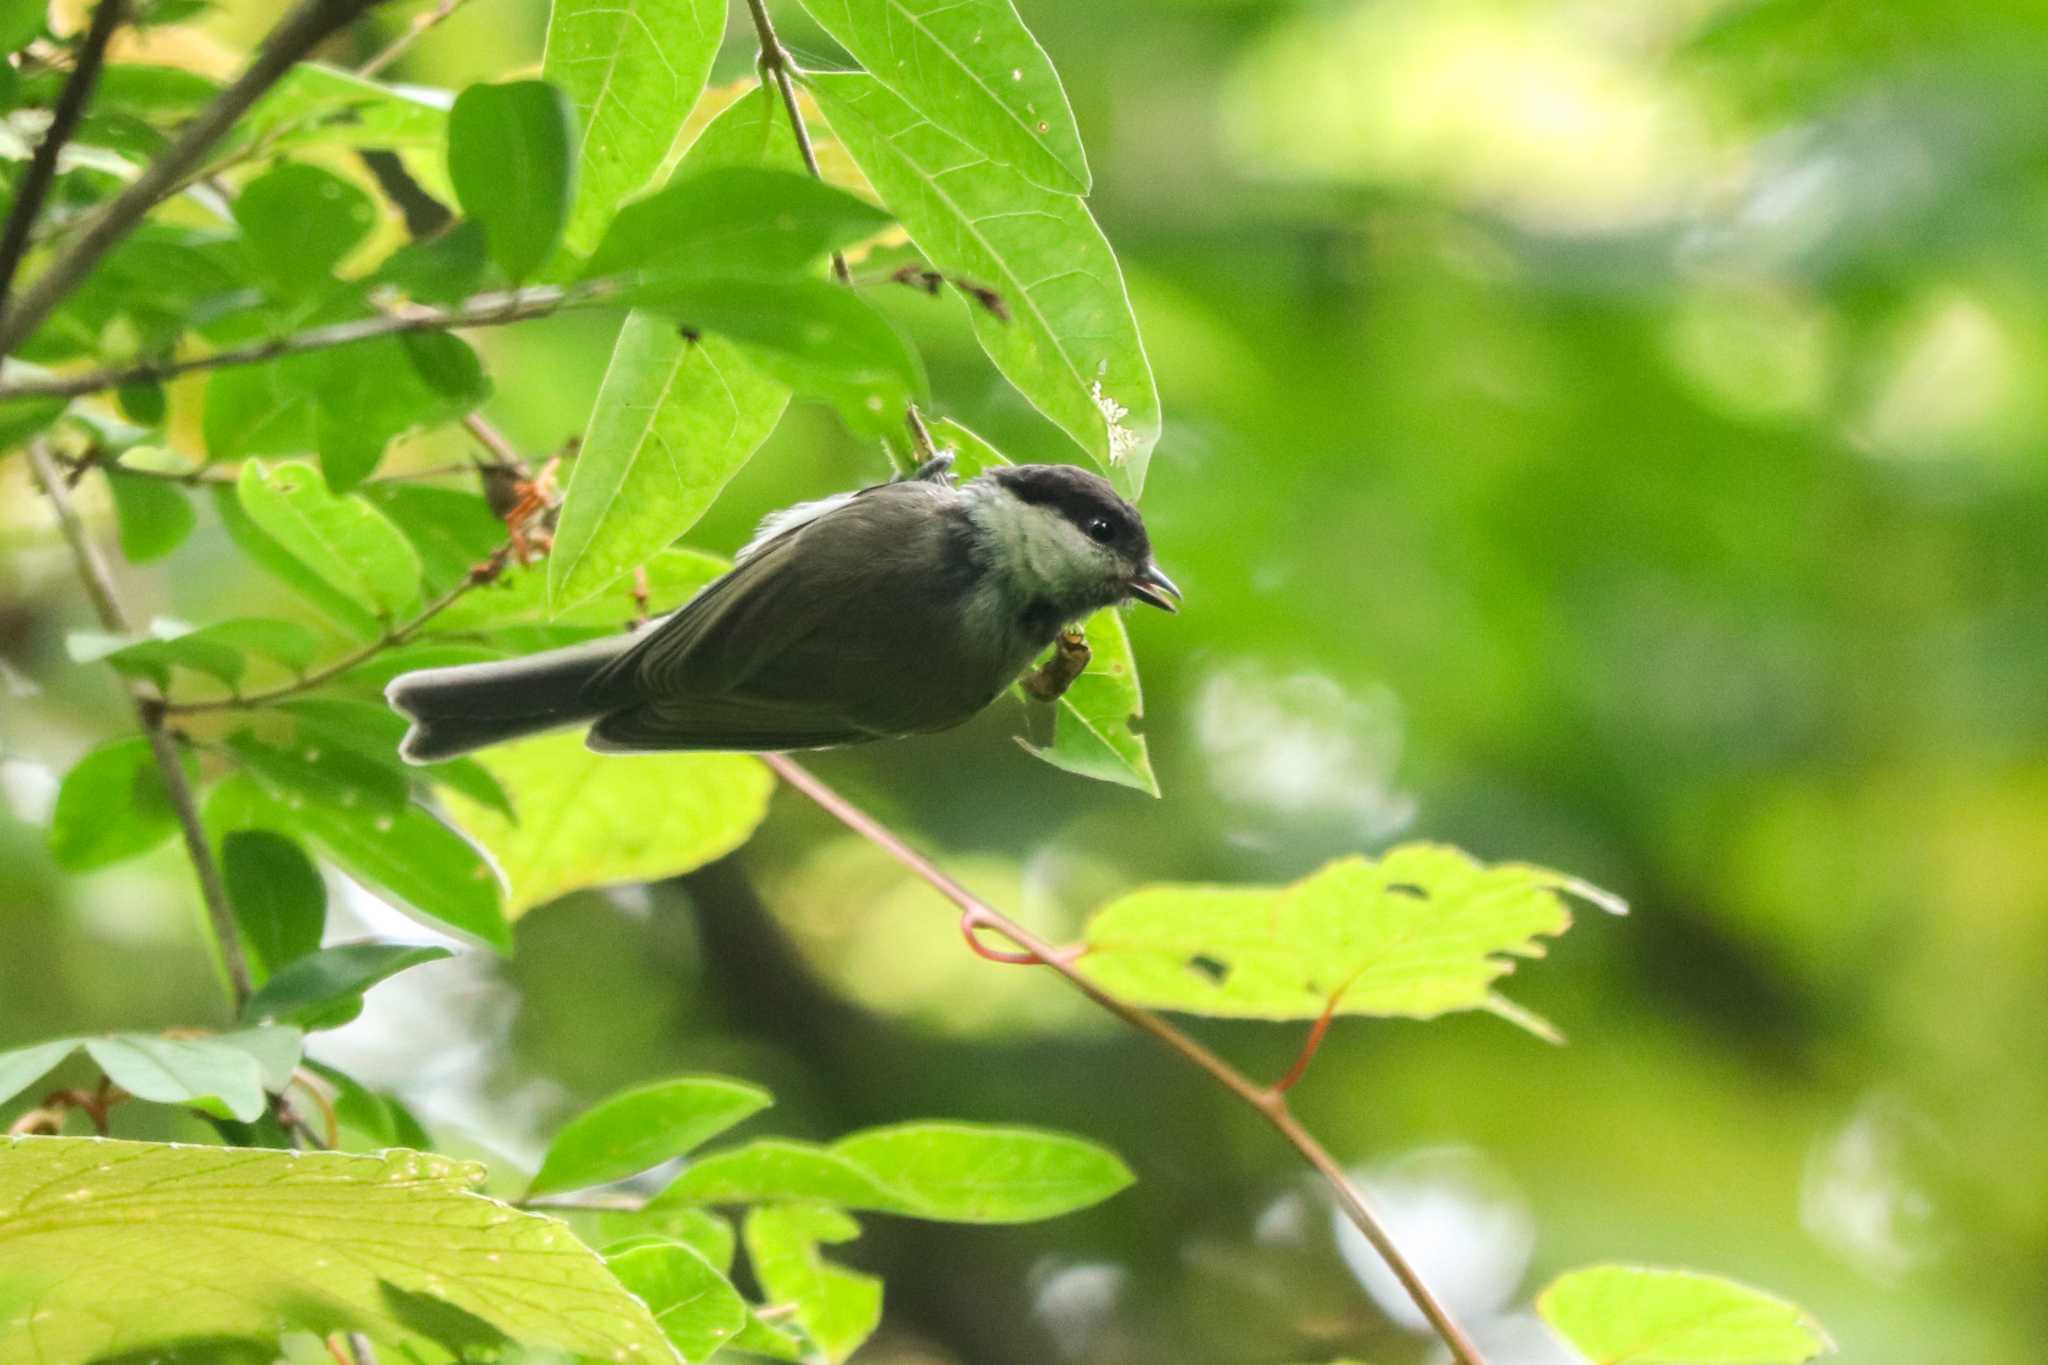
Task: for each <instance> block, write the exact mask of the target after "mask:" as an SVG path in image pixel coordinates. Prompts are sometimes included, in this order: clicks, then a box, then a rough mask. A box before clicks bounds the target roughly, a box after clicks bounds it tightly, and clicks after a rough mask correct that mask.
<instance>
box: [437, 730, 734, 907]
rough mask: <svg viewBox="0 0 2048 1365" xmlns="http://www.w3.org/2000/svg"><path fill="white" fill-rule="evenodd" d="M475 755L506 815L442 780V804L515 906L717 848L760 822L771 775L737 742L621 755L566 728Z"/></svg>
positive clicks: (689, 861) (697, 863)
mask: <svg viewBox="0 0 2048 1365" xmlns="http://www.w3.org/2000/svg"><path fill="white" fill-rule="evenodd" d="M478 761H479V762H480V763H482V764H483V765H484V767H485V768H487V769H489V770H490V772H491V775H492V776H494V777H496V778H497V779H498V782H499V784H500V785H501V786H503V787H504V789H505V791H506V793H507V794H508V795H509V796H510V797H511V798H512V805H513V808H514V809H515V810H516V811H518V812H519V820H518V822H517V823H514V822H513V821H511V820H509V819H507V818H506V817H505V816H503V815H501V814H499V813H498V812H497V811H494V810H489V809H486V808H485V807H483V806H480V805H477V804H476V803H474V802H471V801H468V800H466V799H464V798H463V797H462V796H460V795H459V794H457V793H454V792H450V793H449V794H448V798H447V804H448V811H449V814H450V816H451V817H452V818H453V819H454V821H455V823H456V825H457V826H458V827H459V828H461V829H462V830H463V831H464V832H465V833H467V834H468V835H469V836H470V837H471V838H472V839H474V840H476V842H477V843H478V844H479V845H481V846H482V847H483V848H484V849H486V850H487V851H489V853H490V854H491V856H492V858H493V859H494V860H495V861H496V862H497V864H498V866H499V867H500V868H501V869H502V870H503V871H504V874H505V880H506V883H507V885H508V886H509V887H510V894H509V895H508V897H507V899H506V912H507V913H508V914H511V915H515V916H516V915H518V914H520V913H521V912H523V911H526V910H529V909H531V908H532V907H534V906H536V905H541V904H544V903H546V902H548V901H551V900H554V899H555V898H556V897H558V896H561V895H565V894H567V893H568V892H570V891H576V890H580V889H582V888H584V887H588V886H614V885H618V884H620V883H627V882H646V881H655V880H658V879H660V878H663V877H673V876H678V875H680V874H681V873H684V872H688V871H689V870H691V869H692V868H696V867H701V866H703V865H704V864H705V863H708V862H710V861H711V860H712V859H714V858H719V857H723V856H724V855H725V854H727V853H730V852H731V851H732V850H733V849H735V848H737V847H739V846H740V845H741V844H742V843H744V842H746V839H747V837H748V836H749V835H751V834H752V833H753V832H754V828H755V826H757V825H759V824H760V823H761V820H762V817H763V816H765V815H766V814H767V812H768V794H769V792H770V791H771V790H772V789H773V787H774V785H775V783H774V778H773V777H771V776H770V774H769V772H768V769H767V768H766V767H765V766H763V765H762V764H761V763H760V762H758V761H757V760H755V759H752V758H746V757H743V756H741V755H738V754H646V755H635V756H634V758H633V760H632V761H631V762H621V761H619V760H618V759H617V758H613V757H608V756H606V755H604V754H597V753H592V752H591V751H590V750H589V749H588V748H586V747H584V743H583V736H581V735H579V734H573V733H563V734H554V735H543V736H541V737H540V738H538V739H527V740H520V741H519V742H517V743H514V744H502V745H498V746H496V747H494V748H491V749H487V750H485V751H484V752H483V753H482V754H480V755H478Z"/></svg>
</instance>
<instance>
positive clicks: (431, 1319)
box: [0, 1137, 671, 1361]
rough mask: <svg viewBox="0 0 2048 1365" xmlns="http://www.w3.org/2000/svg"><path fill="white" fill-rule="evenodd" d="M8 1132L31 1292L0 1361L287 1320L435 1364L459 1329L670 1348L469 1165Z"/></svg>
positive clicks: (0, 1320)
mask: <svg viewBox="0 0 2048 1365" xmlns="http://www.w3.org/2000/svg"><path fill="white" fill-rule="evenodd" d="M0 1143H4V1145H0V1228H4V1229H5V1231H4V1232H0V1284H5V1285H7V1286H8V1288H9V1289H10V1291H12V1293H14V1294H16V1295H19V1296H22V1297H23V1298H24V1299H25V1300H26V1301H29V1302H33V1303H34V1304H35V1305H36V1313H35V1315H34V1321H33V1323H32V1324H31V1323H29V1322H26V1321H23V1320H20V1319H18V1318H16V1317H12V1316H8V1317H0V1359H9V1360H12V1359H15V1358H17V1357H18V1358H22V1359H28V1360H48V1361H59V1360H65V1361H70V1360H94V1359H98V1358H100V1357H102V1356H109V1355H120V1354H126V1353H131V1352H132V1353H136V1354H142V1355H146V1354H147V1353H149V1352H150V1351H152V1350H154V1349H159V1348H163V1347H166V1346H168V1345H170V1344H172V1343H177V1342H189V1341H194V1340H202V1341H203V1340H213V1341H222V1342H239V1341H243V1340H255V1341H259V1342H263V1343H270V1342H273V1341H274V1340H275V1339H276V1336H277V1333H278V1332H279V1330H280V1329H286V1330H299V1331H309V1332H313V1333H315V1334H318V1335H325V1334H327V1333H330V1332H338V1331H359V1332H362V1333H364V1334H366V1335H367V1336H368V1337H369V1338H370V1340H371V1341H372V1342H373V1343H374V1344H376V1345H377V1346H378V1347H380V1348H382V1349H384V1350H388V1351H390V1352H392V1353H393V1355H394V1356H396V1358H399V1359H408V1358H430V1357H431V1358H439V1357H441V1356H443V1355H444V1354H445V1349H446V1347H447V1342H448V1334H447V1331H446V1329H445V1328H442V1327H437V1326H436V1324H449V1323H455V1322H460V1323H461V1324H463V1325H464V1327H465V1328H467V1329H468V1330H470V1331H475V1330H477V1325H478V1324H481V1325H482V1326H483V1327H484V1328H488V1329H489V1330H491V1331H492V1332H493V1333H495V1334H496V1335H497V1336H498V1338H499V1339H501V1340H510V1341H515V1342H519V1343H521V1344H525V1345H529V1346H533V1347H539V1348H551V1349H553V1350H557V1351H564V1352H568V1353H570V1354H572V1355H579V1356H590V1357H595V1358H597V1359H600V1360H633V1361H661V1360H666V1359H670V1358H671V1354H670V1349H669V1346H668V1343H667V1341H666V1339H665V1337H664V1336H663V1334H662V1332H661V1329H660V1328H659V1327H658V1326H657V1325H656V1324H655V1322H654V1320H653V1318H652V1317H651V1316H650V1315H649V1313H648V1311H647V1308H646V1307H645V1305H643V1304H642V1303H641V1302H640V1301H639V1300H638V1299H636V1298H634V1297H633V1296H632V1295H631V1294H629V1293H628V1292H627V1291H626V1290H625V1289H624V1288H623V1287H621V1286H620V1284H619V1283H618V1281H617V1280H616V1279H614V1278H613V1277H612V1276H611V1275H610V1274H609V1273H607V1271H606V1270H605V1268H604V1265H603V1263H602V1262H601V1261H600V1260H599V1259H598V1258H597V1256H596V1255H595V1254H594V1253H592V1252H590V1251H588V1250H586V1249H585V1248H584V1247H583V1246H582V1245H581V1244H580V1243H578V1242H577V1240H576V1239H575V1237H574V1236H573V1235H572V1234H571V1233H570V1231H569V1229H568V1228H567V1227H565V1226H564V1225H562V1224H561V1223H559V1222H556V1221H555V1220H553V1219H550V1218H545V1217H542V1216H540V1215H537V1214H531V1213H522V1212H520V1211H518V1210H516V1209H512V1208H508V1207H507V1206H505V1205H503V1204H500V1203H497V1202H495V1201H493V1200H490V1199H485V1198H482V1197H481V1196H479V1195H478V1194H477V1193H475V1189H476V1186H477V1185H478V1184H479V1183H480V1182H481V1180H482V1178H483V1172H482V1169H481V1168H479V1167H477V1166H474V1165H471V1164H467V1163H459V1162H453V1161H450V1160H448V1159H446V1158H444V1157H439V1156H432V1155H427V1154H422V1153H418V1152H408V1151H391V1152H385V1153H381V1154H378V1155H374V1156H354V1155H346V1154H343V1153H338V1152H264V1151H249V1150H234V1149H227V1148H214V1147H182V1146H172V1145H167V1144H158V1143H142V1142H105V1141H96V1140H90V1139H84V1138H37V1137H30V1138H8V1139H4V1140H0ZM308 1229H317V1230H318V1235H317V1236H309V1235H308ZM109 1267H118V1268H119V1273H113V1274H110V1273H108V1269H109ZM266 1358H267V1357H266Z"/></svg>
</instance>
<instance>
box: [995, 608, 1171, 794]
mask: <svg viewBox="0 0 2048 1365" xmlns="http://www.w3.org/2000/svg"><path fill="white" fill-rule="evenodd" d="M1084 630H1085V631H1086V633H1087V636H1088V648H1089V651H1090V655H1091V657H1090V658H1089V660H1088V671H1087V672H1085V673H1083V674H1082V675H1081V676H1080V677H1078V678H1076V679H1074V682H1073V685H1072V686H1070V687H1069V688H1067V690H1066V691H1065V692H1064V693H1063V694H1061V696H1060V699H1059V700H1058V701H1057V702H1055V703H1053V708H1054V718H1053V738H1052V743H1050V744H1034V743H1032V742H1031V741H1030V740H1028V739H1022V738H1020V739H1019V740H1018V741H1017V742H1018V743H1020V744H1022V745H1023V746H1024V748H1025V749H1026V751H1028V752H1029V753H1030V754H1032V755H1033V756H1034V757H1036V758H1042V759H1044V760H1045V761H1046V762H1047V763H1050V764H1052V765H1053V767H1055V768H1060V769H1063V770H1065V771H1066V772H1070V773H1075V774H1078V775H1079V776H1082V777H1092V778H1094V779H1095V780H1096V781H1098V782H1114V783H1116V784H1117V785H1118V786H1123V787H1132V788H1135V789H1136V790H1138V791H1141V792H1144V793H1146V794H1147V795H1150V796H1157V795H1159V779H1158V778H1157V777H1155V776H1153V773H1152V756H1151V753H1150V751H1149V750H1148V749H1147V748H1146V745H1145V737H1144V736H1143V735H1142V734H1139V733H1138V732H1137V731H1136V729H1134V728H1133V725H1134V723H1135V722H1137V721H1141V720H1143V719H1144V716H1145V697H1144V693H1143V692H1142V691H1140V689H1139V686H1138V664H1137V660H1136V659H1135V658H1134V657H1133V656H1132V653H1131V637H1130V635H1129V634H1128V633H1127V632H1126V631H1125V629H1124V618H1123V616H1122V614H1121V613H1119V612H1118V611H1117V610H1116V608H1114V607H1107V608H1104V609H1103V610H1101V611H1098V612H1096V613H1095V614H1094V615H1093V616H1091V617H1089V618H1088V621H1087V623H1086V625H1085V627H1084ZM1027 704H1028V705H1032V706H1041V705H1043V703H1039V702H1027Z"/></svg>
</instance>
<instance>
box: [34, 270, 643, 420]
mask: <svg viewBox="0 0 2048 1365" xmlns="http://www.w3.org/2000/svg"><path fill="white" fill-rule="evenodd" d="M610 287H611V285H610V283H609V282H608V281H602V280H600V281H596V282H594V283H591V284H585V285H576V286H573V287H570V288H562V287H558V286H555V285H538V286H534V287H532V288H527V289H508V290H503V291H500V292H495V293H489V294H477V295H475V296H473V297H471V298H467V299H464V300H463V301H462V302H461V303H459V304H457V305H455V306H454V307H453V308H409V309H407V310H406V311H405V312H402V313H378V314H375V315H373V316H371V317H366V318H354V319H352V320H350V321H348V322H337V323H332V324H330V325H328V326H326V327H313V328H309V329H308V330H306V331H303V332H292V333H290V334H288V335H286V336H281V337H270V338H268V339H266V340H263V341H257V342H251V343H250V344H249V345H247V346H235V347H231V348H230V349H228V350H225V351H215V352H213V353H212V354H210V355H200V356H189V357H187V358H186V359H184V360H158V361H148V362H145V363H143V364H141V365H130V366H127V367H126V368H122V369H104V370H88V371H86V372H85V373H83V374H66V375H55V376H52V377H51V378H48V379H24V380H17V381H15V382H14V383H12V384H0V402H5V401H6V400H8V399H10V398H76V397H78V396H79V395H80V394H86V393H101V392H104V391H105V390H107V389H118V388H122V387H124V386H126V385H129V384H151V383H157V382H159V381H161V380H165V379H172V378H175V377H176V376H178V375H181V374H190V373H192V372H193V371H195V370H218V369H224V368H226V367H228V366H231V365H260V364H262V363H263V362H264V361H266V360H277V359H280V358H282V357H284V356H291V355H303V354H305V353H306V352H308V351H323V350H327V349H330V348H332V347H335V346H347V345H350V344H351V343H353V342H358V341H369V340H371V339H373V338H376V337H384V336H397V335H398V334H400V333H402V332H447V331H454V330H456V329H458V328H463V327H498V326H502V325H504V324H505V323H510V322H523V321H525V320H526V319H528V318H540V317H546V316H548V315H549V314H550V313H554V312H557V311H559V310H561V309H563V308H567V307H572V306H574V305H575V304H578V303H582V302H587V301H589V300H591V299H597V298H602V297H603V296H604V294H605V293H606V292H607V290H609V289H610Z"/></svg>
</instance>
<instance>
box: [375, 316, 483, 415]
mask: <svg viewBox="0 0 2048 1365" xmlns="http://www.w3.org/2000/svg"><path fill="white" fill-rule="evenodd" d="M398 344H399V348H400V349H401V350H403V351H404V352H405V355H406V359H408V360H410V361H412V366H413V369H414V370H416V371H417V372H418V373H419V377H420V378H421V379H422V380H424V381H425V382H426V385H427V387H428V388H430V389H432V390H433V391H434V392H435V393H437V394H439V395H441V396H442V397H443V398H447V399H450V400H453V401H454V402H457V403H460V404H462V405H463V406H464V407H475V406H476V405H477V404H479V403H481V402H483V401H484V399H486V398H488V397H490V396H491V382H490V380H488V379H486V378H485V377H484V366H483V362H482V361H481V360H479V359H477V354H476V351H475V350H473V349H472V348H471V347H470V344H469V343H468V342H466V341H464V340H463V339H462V338H461V337H459V336H454V335H452V334H451V333H448V332H406V333H404V334H403V335H401V336H400V337H399V338H398Z"/></svg>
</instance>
